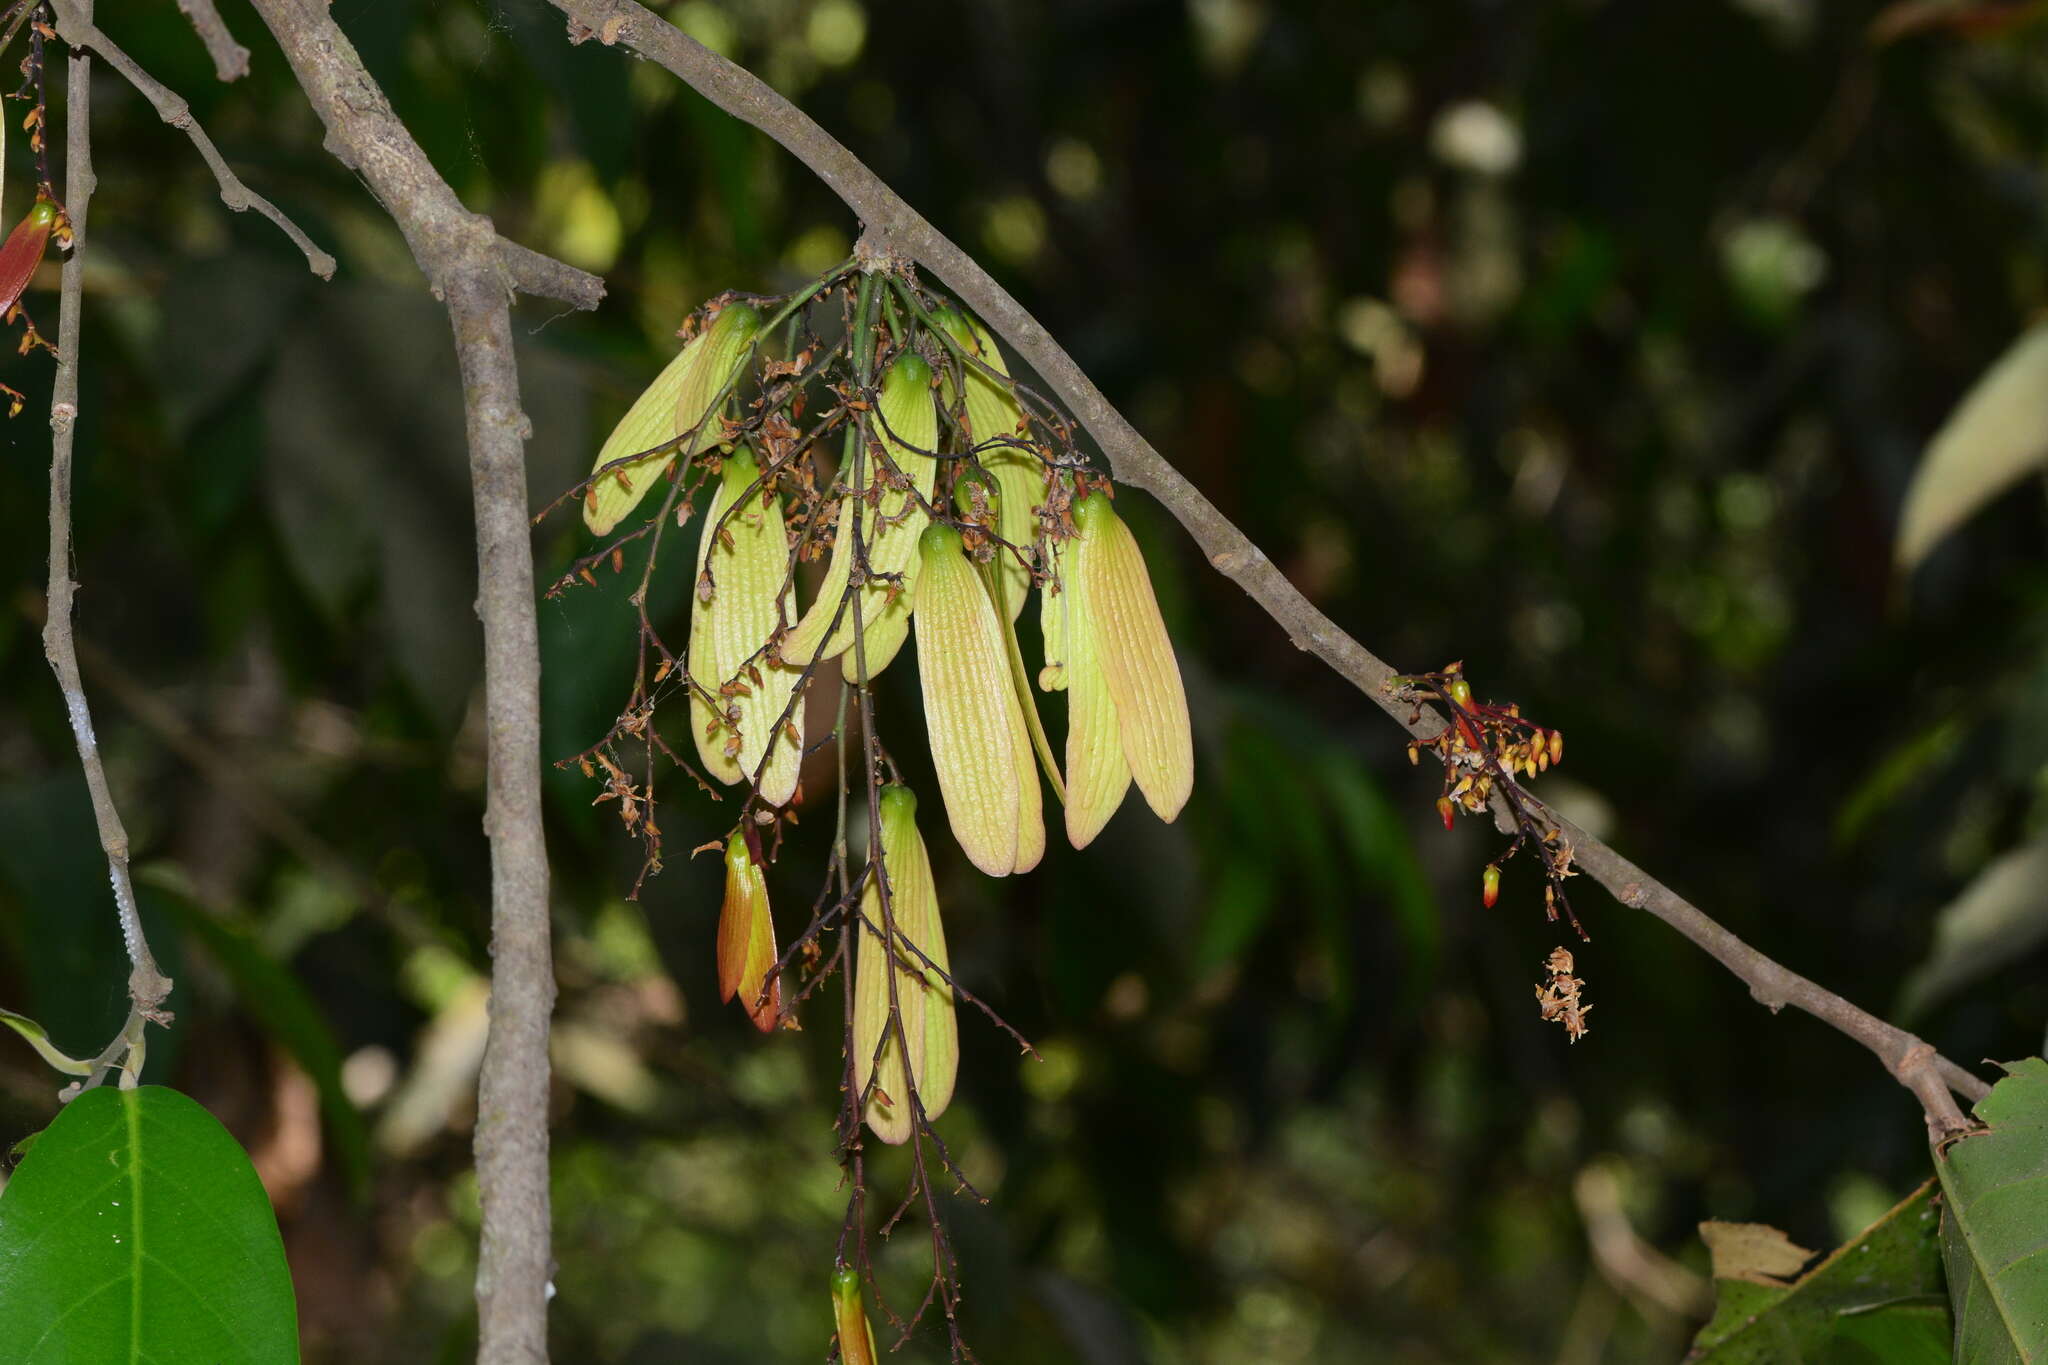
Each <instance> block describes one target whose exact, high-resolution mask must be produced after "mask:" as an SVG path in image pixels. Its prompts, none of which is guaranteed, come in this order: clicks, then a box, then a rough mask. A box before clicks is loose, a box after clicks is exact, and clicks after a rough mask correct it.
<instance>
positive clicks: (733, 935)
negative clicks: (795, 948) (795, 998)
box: [718, 831, 782, 1033]
mask: <svg viewBox="0 0 2048 1365" xmlns="http://www.w3.org/2000/svg"><path fill="white" fill-rule="evenodd" d="M774 965H775V920H774V918H773V917H772V916H771V915H770V914H769V913H768V879H767V878H766V877H765V876H764V875H762V872H761V866H760V864H758V863H756V862H755V861H754V855H753V854H752V853H751V852H750V851H749V850H748V848H747V841H746V838H745V836H744V835H742V834H740V833H738V832H737V831H735V832H734V834H733V836H732V838H730V839H728V840H726V844H725V905H724V907H723V908H722V909H720V910H719V912H718V998H719V999H720V1000H730V999H732V998H733V997H734V996H735V995H737V996H738V997H739V1000H740V1008H742V1009H744V1010H745V1011H746V1012H747V1017H748V1018H750V1019H752V1020H753V1021H754V1027H755V1028H757V1029H759V1030H761V1032H763V1033H767V1032H768V1031H770V1030H771V1029H773V1028H774V1027H775V1016H776V1015H778V1014H780V1013H781V1012H782V979H781V978H780V977H777V978H776V979H775V980H774V981H773V982H768V983H767V994H766V995H765V996H764V995H763V994H762V985H763V983H764V982H766V981H767V976H768V969H769V968H770V967H773V966H774Z"/></svg>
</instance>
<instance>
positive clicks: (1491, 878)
mask: <svg viewBox="0 0 2048 1365" xmlns="http://www.w3.org/2000/svg"><path fill="white" fill-rule="evenodd" d="M1479 888H1480V896H1479V899H1480V900H1481V901H1482V902H1484V903H1485V905H1486V908H1487V909H1489V910H1491V909H1492V908H1493V903H1494V902H1495V901H1497V900H1499V899H1500V868H1499V867H1498V866H1497V865H1496V864H1493V863H1488V864H1487V865H1486V871H1485V872H1484V873H1483V874H1482V875H1481V876H1480V878H1479Z"/></svg>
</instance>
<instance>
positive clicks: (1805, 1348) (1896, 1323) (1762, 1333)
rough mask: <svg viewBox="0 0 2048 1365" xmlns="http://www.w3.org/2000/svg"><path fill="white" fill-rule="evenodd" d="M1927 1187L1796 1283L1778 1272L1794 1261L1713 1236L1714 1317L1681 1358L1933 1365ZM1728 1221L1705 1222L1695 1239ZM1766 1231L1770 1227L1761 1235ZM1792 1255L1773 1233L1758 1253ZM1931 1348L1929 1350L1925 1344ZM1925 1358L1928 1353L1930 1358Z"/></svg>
mask: <svg viewBox="0 0 2048 1365" xmlns="http://www.w3.org/2000/svg"><path fill="white" fill-rule="evenodd" d="M1933 1193H1934V1182H1933V1181H1931V1180H1930V1181H1928V1182H1927V1183H1926V1184H1924V1185H1922V1186H1921V1187H1920V1188H1919V1189H1917V1190H1915V1191H1913V1193H1912V1194H1910V1195H1908V1196H1907V1197H1906V1198H1905V1199H1904V1200H1902V1201H1901V1202H1900V1203H1899V1204H1897V1205H1896V1206H1895V1207H1893V1208H1892V1209H1891V1211H1890V1212H1888V1213H1886V1214H1885V1215H1884V1217H1882V1218H1880V1219H1878V1220H1877V1221H1876V1222H1875V1223H1873V1224H1871V1225H1870V1226H1869V1227H1868V1228H1865V1229H1864V1230H1863V1233H1862V1235H1861V1236H1858V1237H1856V1238H1854V1239H1853V1240H1851V1241H1850V1242H1849V1243H1848V1244H1847V1245H1845V1246H1843V1247H1841V1248H1840V1249H1838V1250H1836V1251H1834V1252H1832V1253H1830V1254H1829V1255H1828V1257H1827V1258H1826V1259H1825V1260H1823V1261H1821V1262H1820V1264H1818V1265H1816V1266H1814V1267H1813V1268H1812V1269H1811V1270H1808V1271H1807V1272H1806V1273H1805V1274H1803V1275H1800V1276H1798V1277H1796V1278H1787V1277H1785V1276H1784V1275H1783V1274H1776V1273H1772V1272H1773V1271H1783V1270H1785V1269H1786V1268H1787V1266H1788V1264H1796V1262H1797V1261H1798V1260H1799V1259H1800V1257H1799V1256H1798V1255H1796V1254H1795V1255H1792V1256H1791V1258H1790V1261H1789V1262H1786V1261H1773V1260H1771V1259H1769V1257H1768V1256H1767V1255H1762V1254H1759V1252H1758V1250H1757V1249H1754V1248H1752V1249H1750V1250H1743V1249H1740V1248H1738V1247H1732V1246H1731V1245H1730V1243H1729V1241H1728V1240H1727V1239H1726V1238H1719V1239H1712V1244H1715V1258H1714V1277H1715V1278H1714V1292H1715V1306H1714V1317H1713V1320H1712V1321H1711V1322H1709V1323H1708V1324H1707V1325H1706V1326H1705V1327H1703V1328H1701V1329H1700V1334H1699V1336H1698V1337H1696V1338H1694V1340H1693V1349H1692V1354H1690V1355H1688V1356H1687V1357H1686V1360H1687V1361H1689V1362H1698V1365H1709V1362H1711V1365H1752V1363H1753V1365H1823V1363H1825V1365H1834V1362H1844V1363H1845V1365H1846V1362H1850V1361H1882V1362H1896V1365H1920V1363H1921V1362H1925V1365H1936V1362H1941V1361H1946V1360H1947V1359H1948V1354H1947V1348H1946V1344H1945V1342H1946V1330H1945V1328H1944V1330H1943V1331H1941V1332H1939V1333H1935V1334H1932V1335H1930V1333H1929V1332H1928V1330H1927V1324H1928V1323H1929V1322H1930V1321H1935V1322H1939V1321H1941V1318H1942V1298H1941V1293H1942V1277H1941V1276H1942V1272H1941V1253H1940V1243H1939V1240H1938V1238H1937V1235H1936V1234H1937V1228H1938V1222H1937V1219H1936V1215H1935V1211H1934V1208H1933V1204H1932V1196H1933ZM1729 1227H1731V1225H1728V1224H1707V1225H1704V1226H1703V1227H1702V1228H1701V1231H1702V1233H1706V1234H1709V1236H1710V1239H1711V1238H1712V1234H1711V1231H1710V1230H1712V1229H1717V1228H1729ZM1763 1231H1765V1232H1767V1233H1768V1232H1770V1231H1771V1230H1769V1229H1764V1230H1763ZM1774 1248H1776V1249H1784V1250H1789V1251H1793V1252H1796V1251H1797V1249H1796V1248H1791V1247H1790V1246H1789V1243H1786V1242H1785V1241H1784V1237H1783V1234H1777V1236H1776V1241H1775V1242H1774V1243H1771V1244H1770V1246H1767V1247H1763V1248H1762V1251H1764V1252H1769V1251H1771V1250H1773V1249H1774ZM1930 1343H1931V1344H1930ZM1930 1352H1931V1353H1930Z"/></svg>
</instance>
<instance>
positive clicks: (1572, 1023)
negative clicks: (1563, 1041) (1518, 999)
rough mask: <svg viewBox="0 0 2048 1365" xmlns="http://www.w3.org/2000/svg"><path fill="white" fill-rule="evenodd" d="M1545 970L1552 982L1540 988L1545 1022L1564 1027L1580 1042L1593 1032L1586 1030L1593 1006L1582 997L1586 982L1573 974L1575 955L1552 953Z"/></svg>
mask: <svg viewBox="0 0 2048 1365" xmlns="http://www.w3.org/2000/svg"><path fill="white" fill-rule="evenodd" d="M1543 968H1544V970H1545V971H1547V972H1549V973H1550V980H1548V981H1546V982H1544V983H1543V984H1542V985H1540V986H1538V987H1537V988H1536V1007H1537V1008H1538V1009H1539V1010H1541V1011H1542V1013H1543V1018H1544V1019H1545V1021H1555V1022H1557V1023H1560V1024H1562V1025H1564V1031H1565V1035H1566V1036H1567V1037H1569V1038H1570V1039H1571V1040H1572V1041H1573V1042H1575V1043H1576V1042H1578V1041H1579V1039H1581V1038H1583V1037H1585V1036H1586V1035H1587V1034H1588V1033H1590V1032H1592V1030H1591V1029H1589V1028H1587V1027H1586V1016H1587V1015H1589V1014H1591V1013H1592V1012H1593V1007H1592V1006H1591V1005H1588V1004H1587V1003H1586V1002H1585V1001H1584V999H1583V998H1581V996H1580V995H1579V988H1580V987H1582V986H1584V985H1585V984H1586V983H1585V981H1584V980H1583V979H1581V978H1579V977H1576V976H1573V975H1572V955H1571V954H1570V953H1568V952H1566V951H1565V950H1564V949H1562V948H1553V949H1551V950H1550V956H1549V957H1548V958H1546V959H1544V962H1543Z"/></svg>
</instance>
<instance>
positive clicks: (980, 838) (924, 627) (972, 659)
mask: <svg viewBox="0 0 2048 1365" xmlns="http://www.w3.org/2000/svg"><path fill="white" fill-rule="evenodd" d="M921 551H922V554H923V557H924V569H923V572H922V574H921V576H920V577H919V579H918V588H917V614H916V616H915V617H913V618H912V619H913V620H914V622H915V623H916V626H917V671H918V681H919V684H920V690H922V691H923V693H924V723H925V733H926V735H927V737H928V738H929V740H930V743H931V749H932V767H933V768H935V769H936V770H937V771H938V775H939V794H940V795H941V796H943V797H944V798H945V801H946V819H947V820H948V821H949V822H951V824H952V826H953V837H954V838H955V839H957V840H959V842H960V847H961V849H962V851H964V852H965V853H966V854H967V858H968V861H970V862H972V863H973V864H974V865H975V866H976V867H978V868H980V869H981V870H982V871H983V872H986V873H988V874H989V875H990V876H991V877H1004V876H1008V875H1009V874H1010V873H1012V872H1023V871H1027V870H1029V869H1030V868H1033V867H1036V866H1037V865H1038V860H1039V858H1040V857H1041V856H1043V855H1044V853H1045V816H1044V813H1043V810H1042V807H1041V801H1040V796H1039V790H1038V760H1037V758H1036V756H1035V755H1034V754H1033V752H1032V749H1031V733H1030V731H1029V730H1027V729H1026V728H1025V722H1024V711H1023V708H1022V706H1021V705H1020V704H1019V702H1018V699H1017V689H1016V687H1015V685H1014V684H1013V682H1012V681H1011V677H1010V654H1009V644H1008V642H1007V641H1006V640H1005V639H1004V638H1003V630H1004V626H1003V622H1002V620H1001V618H999V617H998V616H997V615H996V608H995V604H994V603H993V602H992V601H990V600H989V595H988V593H987V591H986V590H985V589H984V588H983V587H982V583H981V576H980V574H979V573H977V572H976V571H975V567H974V565H973V563H972V562H971V561H969V560H968V558H967V554H966V551H965V550H963V549H962V548H961V543H960V533H959V532H958V531H956V530H954V529H953V528H952V527H950V526H932V527H930V528H928V529H927V530H926V531H925V533H924V537H923V540H922V542H921Z"/></svg>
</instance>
